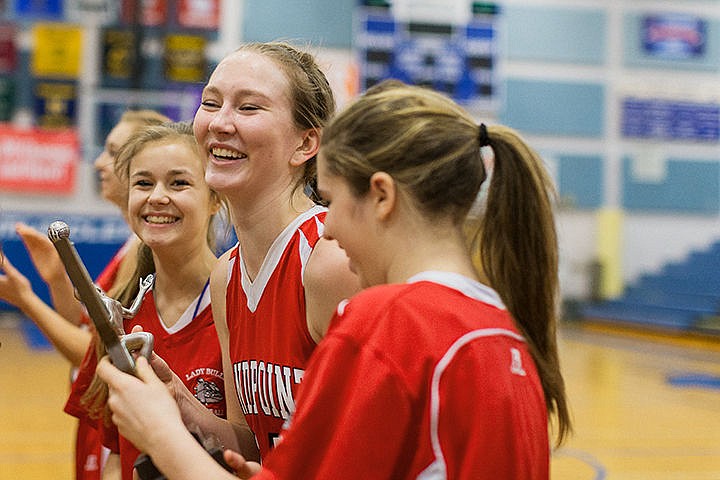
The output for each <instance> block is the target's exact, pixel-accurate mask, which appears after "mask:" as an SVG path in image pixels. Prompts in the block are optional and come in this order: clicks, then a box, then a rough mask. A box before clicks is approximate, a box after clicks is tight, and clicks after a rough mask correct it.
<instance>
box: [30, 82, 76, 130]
mask: <svg viewBox="0 0 720 480" xmlns="http://www.w3.org/2000/svg"><path fill="white" fill-rule="evenodd" d="M76 103H77V86H76V85H75V84H74V83H68V82H39V83H37V84H36V85H35V116H36V118H37V124H38V125H39V126H40V127H43V128H67V127H71V126H72V125H74V124H75V105H76Z"/></svg>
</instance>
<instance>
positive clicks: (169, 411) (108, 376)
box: [96, 357, 187, 452]
mask: <svg viewBox="0 0 720 480" xmlns="http://www.w3.org/2000/svg"><path fill="white" fill-rule="evenodd" d="M158 358H159V357H158ZM96 371H97V374H98V376H99V377H100V378H101V379H102V380H103V381H104V382H105V383H107V384H108V387H109V396H108V406H109V407H110V410H112V421H113V423H115V425H117V427H118V430H119V431H120V433H121V434H122V435H123V436H125V437H126V438H128V439H129V440H130V441H131V442H132V443H134V444H135V446H136V447H138V449H140V450H141V451H144V452H150V451H152V450H153V447H157V445H163V444H166V443H167V442H168V441H171V440H172V438H173V436H174V435H175V434H176V432H182V433H184V434H186V433H187V429H186V428H185V426H184V425H183V423H182V419H181V418H180V411H179V410H178V407H177V405H176V403H175V399H174V398H173V397H172V396H171V395H170V392H169V391H168V388H167V387H166V386H165V384H164V383H163V382H162V380H160V378H158V376H157V375H156V374H155V372H154V371H153V369H152V367H150V364H149V363H148V360H147V359H146V358H145V357H139V358H138V359H137V361H136V362H135V372H136V375H137V377H134V376H132V375H129V374H126V373H124V372H122V371H121V370H119V369H117V368H116V367H115V366H114V365H113V364H112V363H110V360H109V359H108V358H107V357H103V359H102V360H101V361H100V363H99V364H98V367H97V370H96Z"/></svg>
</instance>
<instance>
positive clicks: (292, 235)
mask: <svg viewBox="0 0 720 480" xmlns="http://www.w3.org/2000/svg"><path fill="white" fill-rule="evenodd" d="M326 211H327V210H326V209H325V208H324V207H320V206H316V207H313V208H311V209H310V210H308V211H306V212H305V213H303V214H302V215H300V216H298V217H297V218H296V219H295V220H294V221H293V222H292V223H291V224H290V225H288V226H287V228H285V230H283V232H282V233H281V234H280V235H279V236H278V237H277V238H276V239H275V242H274V243H273V245H272V246H271V247H270V250H269V251H268V253H267V256H266V257H265V260H264V261H263V264H262V266H261V268H260V271H259V273H258V275H257V278H255V280H254V281H253V282H251V281H250V280H249V279H248V276H247V273H246V272H245V267H244V265H243V262H242V252H241V251H240V247H239V246H237V247H236V248H235V249H234V250H233V253H232V255H231V257H230V261H229V271H228V275H229V280H228V286H227V296H226V302H227V303H226V316H227V326H228V330H229V352H230V360H231V362H232V366H233V374H234V382H235V392H236V394H237V396H238V399H239V401H240V406H241V408H242V411H243V413H244V414H245V418H246V419H247V422H248V424H249V425H250V428H251V429H252V431H253V432H254V434H255V438H256V441H257V444H258V447H259V449H260V456H261V457H262V458H264V457H265V455H267V453H268V452H269V450H270V449H271V448H272V447H273V445H274V444H275V441H276V440H277V438H278V436H279V434H280V431H281V429H282V425H283V423H284V422H285V421H286V420H287V419H288V418H289V416H290V413H292V411H293V410H294V409H295V397H296V394H297V388H298V386H299V384H300V381H301V380H302V377H303V374H304V372H305V366H306V364H307V361H308V359H309V358H310V354H311V353H312V352H313V350H314V349H315V346H316V344H315V341H314V340H313V339H312V337H311V336H310V332H309V331H308V327H307V318H306V314H305V289H304V287H303V274H304V271H305V265H306V263H307V261H308V258H309V257H310V254H311V252H312V249H313V248H314V247H315V244H316V243H317V241H318V239H319V238H320V237H321V236H322V230H323V223H322V222H323V220H324V218H325V212H326Z"/></svg>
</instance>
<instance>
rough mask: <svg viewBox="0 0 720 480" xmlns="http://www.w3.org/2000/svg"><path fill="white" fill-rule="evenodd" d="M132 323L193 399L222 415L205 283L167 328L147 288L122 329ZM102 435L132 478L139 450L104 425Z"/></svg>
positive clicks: (222, 398)
mask: <svg viewBox="0 0 720 480" xmlns="http://www.w3.org/2000/svg"><path fill="white" fill-rule="evenodd" d="M135 325H140V326H142V329H143V331H146V332H150V333H152V334H153V336H154V337H155V346H154V348H153V350H154V351H155V353H157V354H158V355H159V356H160V357H161V358H162V359H163V360H165V362H167V364H168V366H169V367H170V368H171V369H172V371H173V372H175V373H176V374H177V376H178V377H180V380H182V382H183V383H184V384H185V386H186V387H187V388H188V390H190V392H192V393H193V394H194V395H195V398H197V399H198V400H199V401H200V402H201V403H202V404H204V405H205V407H207V408H208V409H209V410H211V411H212V412H213V413H214V414H215V415H217V416H219V417H222V418H225V386H224V383H223V369H222V357H221V353H220V343H219V341H218V338H217V333H216V331H215V323H214V322H213V317H212V309H211V308H210V292H209V291H208V289H207V285H206V288H205V289H204V290H203V292H202V294H201V295H200V296H199V297H198V300H196V301H195V302H193V303H192V304H191V305H190V306H189V307H188V309H187V310H186V311H185V313H184V314H183V315H182V316H181V317H180V319H179V320H178V322H177V323H176V324H175V325H173V326H172V328H170V329H168V328H167V327H165V325H164V324H163V323H162V321H161V320H160V318H159V317H158V314H157V310H156V309H155V299H154V297H153V292H152V291H149V292H148V293H146V294H145V298H144V299H143V302H142V305H141V306H140V310H139V311H138V313H137V315H136V316H135V318H133V319H130V320H126V321H125V324H124V326H125V331H126V332H130V331H132V328H133V327H134V326H135ZM113 427H114V426H113ZM103 437H104V438H103V440H104V443H105V445H106V446H108V447H110V449H111V450H112V451H114V452H116V453H119V454H120V462H121V466H122V478H123V479H124V480H131V479H132V470H133V464H134V463H135V460H136V459H137V457H138V455H140V451H139V450H138V449H136V448H135V446H134V445H133V444H132V443H131V442H130V441H129V440H127V439H126V438H124V437H122V436H119V435H118V433H117V429H116V428H104V429H103Z"/></svg>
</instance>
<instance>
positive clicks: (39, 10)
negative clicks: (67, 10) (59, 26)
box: [3, 0, 63, 20]
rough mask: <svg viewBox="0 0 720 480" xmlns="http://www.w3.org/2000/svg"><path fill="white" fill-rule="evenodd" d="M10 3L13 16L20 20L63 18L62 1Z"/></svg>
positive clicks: (20, 0)
mask: <svg viewBox="0 0 720 480" xmlns="http://www.w3.org/2000/svg"><path fill="white" fill-rule="evenodd" d="M3 3H5V2H3ZM12 3H13V9H14V13H15V16H16V17H17V18H18V19H20V20H35V19H40V18H42V19H46V20H50V19H52V20H60V19H62V17H63V2H62V0H15V1H14V2H12Z"/></svg>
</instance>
